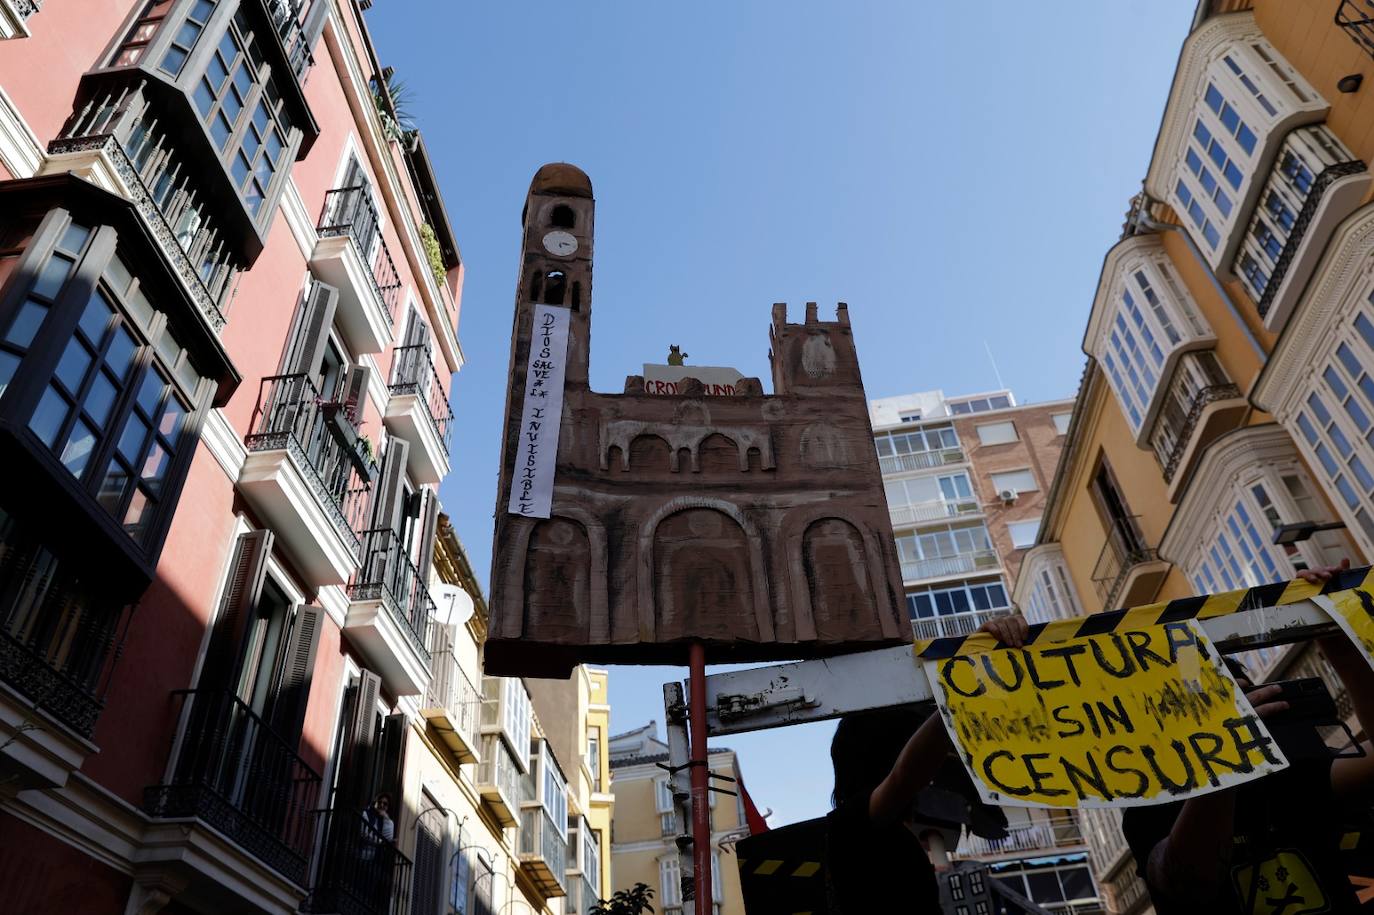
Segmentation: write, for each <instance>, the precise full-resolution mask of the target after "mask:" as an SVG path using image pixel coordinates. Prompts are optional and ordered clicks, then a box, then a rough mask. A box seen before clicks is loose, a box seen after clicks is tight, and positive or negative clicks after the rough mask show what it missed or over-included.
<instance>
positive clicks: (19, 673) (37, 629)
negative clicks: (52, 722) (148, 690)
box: [0, 513, 132, 737]
mask: <svg viewBox="0 0 1374 915" xmlns="http://www.w3.org/2000/svg"><path fill="white" fill-rule="evenodd" d="M80 575H81V566H80V565H79V564H76V563H68V562H66V561H65V560H60V559H58V558H57V557H56V556H54V555H53V554H52V553H51V552H50V551H49V550H47V549H46V548H45V547H43V546H42V545H41V544H39V543H37V542H36V541H34V540H33V539H32V538H31V537H30V536H28V535H27V534H26V533H25V531H23V529H22V528H21V526H20V525H19V523H18V522H17V521H16V520H15V519H14V518H13V517H11V516H8V515H4V514H3V513H0V595H6V599H5V600H4V603H3V604H0V679H3V680H4V681H5V683H7V684H8V685H9V686H11V687H12V688H13V689H15V690H17V691H18V692H19V693H21V694H23V695H24V696H26V697H27V698H28V699H29V700H30V701H32V702H33V703H34V704H35V705H36V706H37V707H39V708H41V709H43V710H44V711H45V712H47V713H48V714H50V715H52V716H53V717H54V718H56V719H57V720H58V721H60V722H62V723H63V724H65V725H66V726H67V727H69V728H71V729H72V730H73V731H75V732H76V733H78V734H80V735H81V736H83V737H89V736H91V732H92V731H94V730H95V724H96V720H97V719H98V718H99V716H100V711H101V709H102V708H103V707H104V701H103V696H104V692H105V688H106V687H107V685H108V684H109V679H110V673H111V671H112V670H113V668H114V664H115V661H116V660H117V658H118V656H119V646H120V645H121V644H122V642H123V638H124V634H125V633H126V631H127V630H128V623H129V619H130V616H131V614H132V607H130V606H120V605H116V604H112V603H110V602H109V601H107V600H102V599H101V598H100V597H99V596H98V595H99V594H100V590H99V586H98V585H96V584H95V583H94V582H88V581H85V580H83V579H82V578H81V577H80Z"/></svg>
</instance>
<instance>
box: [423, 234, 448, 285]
mask: <svg viewBox="0 0 1374 915" xmlns="http://www.w3.org/2000/svg"><path fill="white" fill-rule="evenodd" d="M420 243H421V244H423V245H424V246H425V257H426V258H428V259H429V272H430V273H432V274H434V282H436V283H438V284H439V285H440V286H442V285H444V280H445V279H446V275H447V273H448V271H447V270H445V269H444V252H443V251H441V250H440V249H439V237H438V236H437V235H435V234H434V226H432V225H430V224H429V223H425V224H424V225H422V226H420Z"/></svg>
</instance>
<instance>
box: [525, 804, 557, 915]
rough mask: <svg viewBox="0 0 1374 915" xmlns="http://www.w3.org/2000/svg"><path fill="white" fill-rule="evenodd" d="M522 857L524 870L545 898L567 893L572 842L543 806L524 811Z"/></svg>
mask: <svg viewBox="0 0 1374 915" xmlns="http://www.w3.org/2000/svg"><path fill="white" fill-rule="evenodd" d="M519 856H520V869H521V870H523V871H524V872H525V876H527V877H529V878H530V881H531V882H532V883H533V884H534V885H535V887H536V888H537V889H538V890H539V892H541V893H543V894H544V898H545V899H547V898H549V897H551V896H565V895H567V892H568V891H567V887H566V885H565V883H566V881H567V879H568V877H567V870H568V863H567V862H568V842H567V839H565V838H564V837H563V836H562V835H560V834H559V832H558V829H557V827H556V826H555V825H554V822H553V820H552V819H551V818H550V817H549V814H548V811H546V810H545V809H544V808H543V807H541V806H537V805H536V806H529V807H525V808H524V809H523V810H521V811H520V850H519Z"/></svg>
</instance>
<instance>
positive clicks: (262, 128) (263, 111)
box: [253, 102, 271, 133]
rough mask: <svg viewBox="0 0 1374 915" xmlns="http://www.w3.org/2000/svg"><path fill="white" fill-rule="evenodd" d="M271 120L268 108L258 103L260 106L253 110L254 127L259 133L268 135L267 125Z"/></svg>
mask: <svg viewBox="0 0 1374 915" xmlns="http://www.w3.org/2000/svg"><path fill="white" fill-rule="evenodd" d="M270 120H271V118H270V116H269V115H268V114H267V106H266V105H264V104H263V103H262V102H258V106H257V107H256V108H254V109H253V126H254V127H256V128H257V129H258V133H267V125H268V123H269V122H270Z"/></svg>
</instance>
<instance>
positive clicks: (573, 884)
mask: <svg viewBox="0 0 1374 915" xmlns="http://www.w3.org/2000/svg"><path fill="white" fill-rule="evenodd" d="M565 885H566V888H567V891H568V895H567V897H566V898H565V899H564V901H563V913H564V915H587V910H588V909H590V908H591V907H592V906H594V905H596V904H597V903H598V902H600V901H601V900H600V898H598V897H597V894H596V891H595V890H593V889H592V885H591V883H590V882H589V881H588V880H587V878H586V877H585V876H583V875H582V873H580V872H578V871H568V878H567V881H566V884H565Z"/></svg>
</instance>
